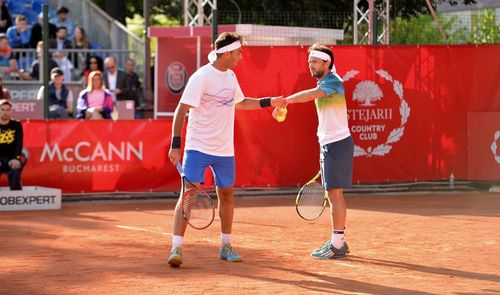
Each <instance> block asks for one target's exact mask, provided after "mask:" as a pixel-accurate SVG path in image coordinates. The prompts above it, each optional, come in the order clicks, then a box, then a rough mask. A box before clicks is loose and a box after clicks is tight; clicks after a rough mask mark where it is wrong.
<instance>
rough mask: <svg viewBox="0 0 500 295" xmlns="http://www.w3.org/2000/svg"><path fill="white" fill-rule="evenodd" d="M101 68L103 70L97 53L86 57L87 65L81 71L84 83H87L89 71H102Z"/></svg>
mask: <svg viewBox="0 0 500 295" xmlns="http://www.w3.org/2000/svg"><path fill="white" fill-rule="evenodd" d="M103 70H104V64H103V62H102V58H101V57H100V56H97V55H92V56H91V57H90V58H88V59H87V65H86V67H85V70H84V71H83V73H82V77H83V82H84V84H85V85H87V84H88V78H89V74H90V73H91V72H93V71H99V72H101V73H102V72H103Z"/></svg>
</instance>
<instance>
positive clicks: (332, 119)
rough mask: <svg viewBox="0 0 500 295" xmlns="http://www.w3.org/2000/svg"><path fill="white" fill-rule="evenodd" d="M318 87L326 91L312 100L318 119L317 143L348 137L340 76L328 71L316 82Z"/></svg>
mask: <svg viewBox="0 0 500 295" xmlns="http://www.w3.org/2000/svg"><path fill="white" fill-rule="evenodd" d="M318 87H319V88H320V89H321V90H323V91H324V92H325V93H326V95H325V96H323V97H319V98H316V99H315V101H314V103H315V104H316V111H317V113H318V121H319V124H318V133H317V134H318V140H319V144H320V145H326V144H329V143H332V142H336V141H340V140H342V139H345V138H347V137H349V136H350V135H351V132H350V131H349V124H348V121H347V104H346V100H345V95H344V84H343V81H342V78H340V77H339V76H338V75H337V74H334V73H331V72H330V73H329V74H328V75H327V76H326V77H325V78H324V79H323V80H321V81H319V82H318Z"/></svg>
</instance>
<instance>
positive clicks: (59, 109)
mask: <svg viewBox="0 0 500 295" xmlns="http://www.w3.org/2000/svg"><path fill="white" fill-rule="evenodd" d="M50 80H51V81H50V83H49V119H69V118H70V117H71V114H72V113H73V92H72V91H71V90H70V89H68V88H67V87H66V85H64V73H63V71H62V70H61V69H60V68H53V69H52V71H50ZM44 89H45V88H44V87H43V85H42V87H40V89H39V90H38V94H37V96H36V99H43V95H44Z"/></svg>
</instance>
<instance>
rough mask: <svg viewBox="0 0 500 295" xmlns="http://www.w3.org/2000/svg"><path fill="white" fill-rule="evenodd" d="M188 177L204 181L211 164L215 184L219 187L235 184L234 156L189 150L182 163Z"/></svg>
mask: <svg viewBox="0 0 500 295" xmlns="http://www.w3.org/2000/svg"><path fill="white" fill-rule="evenodd" d="M182 166H183V167H182V168H183V169H184V173H185V174H186V178H187V179H188V180H189V181H191V182H198V183H203V179H204V176H205V169H207V167H208V166H210V169H212V173H213V174H214V176H215V185H216V186H217V187H219V188H228V187H232V186H234V174H235V164H234V157H233V156H231V157H220V156H212V155H208V154H205V153H202V152H198V151H194V150H187V151H185V153H184V163H183V165H182Z"/></svg>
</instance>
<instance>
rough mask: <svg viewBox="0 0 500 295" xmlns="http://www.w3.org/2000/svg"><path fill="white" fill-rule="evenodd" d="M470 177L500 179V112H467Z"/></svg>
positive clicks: (473, 178) (472, 178)
mask: <svg viewBox="0 0 500 295" xmlns="http://www.w3.org/2000/svg"><path fill="white" fill-rule="evenodd" d="M467 129H468V133H467V134H468V136H467V141H468V144H467V162H468V177H467V178H468V179H470V180H499V179H500V112H496V113H467Z"/></svg>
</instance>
